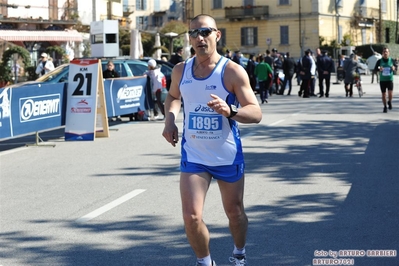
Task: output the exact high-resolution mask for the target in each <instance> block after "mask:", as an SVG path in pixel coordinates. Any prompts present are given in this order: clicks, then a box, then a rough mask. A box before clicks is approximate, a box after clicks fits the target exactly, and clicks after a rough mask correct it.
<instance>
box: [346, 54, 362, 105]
mask: <svg viewBox="0 0 399 266" xmlns="http://www.w3.org/2000/svg"><path fill="white" fill-rule="evenodd" d="M358 67H359V66H358V63H357V61H356V58H355V55H354V54H351V55H350V57H349V59H346V60H345V61H344V72H345V80H344V83H345V96H346V97H348V96H349V97H352V95H353V83H354V81H355V80H354V78H355V77H354V75H355V73H356V71H357V68H358Z"/></svg>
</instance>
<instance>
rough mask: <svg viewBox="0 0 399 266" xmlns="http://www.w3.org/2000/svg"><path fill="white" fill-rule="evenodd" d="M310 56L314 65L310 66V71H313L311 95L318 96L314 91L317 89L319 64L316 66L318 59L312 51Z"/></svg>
mask: <svg viewBox="0 0 399 266" xmlns="http://www.w3.org/2000/svg"><path fill="white" fill-rule="evenodd" d="M309 58H310V60H311V61H312V66H311V68H310V73H311V78H310V96H316V94H315V93H314V91H315V87H316V75H317V72H316V69H317V66H316V59H315V57H314V55H313V52H312V51H310V54H309Z"/></svg>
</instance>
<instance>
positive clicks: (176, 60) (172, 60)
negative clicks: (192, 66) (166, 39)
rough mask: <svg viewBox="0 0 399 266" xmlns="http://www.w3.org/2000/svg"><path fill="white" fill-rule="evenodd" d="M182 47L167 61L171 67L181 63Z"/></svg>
mask: <svg viewBox="0 0 399 266" xmlns="http://www.w3.org/2000/svg"><path fill="white" fill-rule="evenodd" d="M182 54H183V47H177V49H176V52H175V54H174V55H172V57H171V58H170V59H169V63H171V64H173V65H177V64H178V63H180V62H183V61H184V60H183V56H182Z"/></svg>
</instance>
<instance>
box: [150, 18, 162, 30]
mask: <svg viewBox="0 0 399 266" xmlns="http://www.w3.org/2000/svg"><path fill="white" fill-rule="evenodd" d="M162 24H163V17H158V16H154V17H152V26H155V27H162Z"/></svg>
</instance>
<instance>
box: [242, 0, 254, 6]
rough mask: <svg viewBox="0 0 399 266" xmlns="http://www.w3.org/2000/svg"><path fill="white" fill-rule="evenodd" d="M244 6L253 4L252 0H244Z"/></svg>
mask: <svg viewBox="0 0 399 266" xmlns="http://www.w3.org/2000/svg"><path fill="white" fill-rule="evenodd" d="M244 6H254V0H244Z"/></svg>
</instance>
